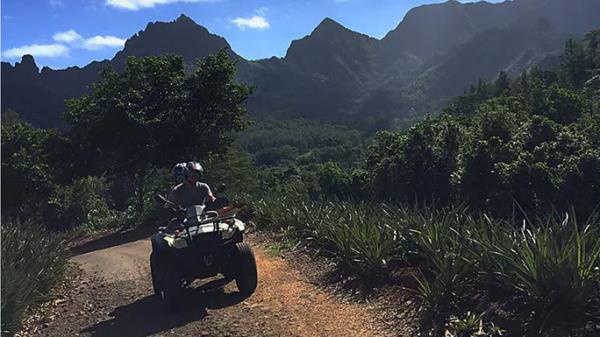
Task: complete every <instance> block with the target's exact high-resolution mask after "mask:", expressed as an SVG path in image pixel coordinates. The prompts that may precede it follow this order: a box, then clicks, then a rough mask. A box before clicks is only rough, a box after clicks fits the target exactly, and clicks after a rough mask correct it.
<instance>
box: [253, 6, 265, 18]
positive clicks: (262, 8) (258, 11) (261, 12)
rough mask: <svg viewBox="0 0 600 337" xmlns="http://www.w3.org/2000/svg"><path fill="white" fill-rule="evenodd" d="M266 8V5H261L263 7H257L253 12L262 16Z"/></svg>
mask: <svg viewBox="0 0 600 337" xmlns="http://www.w3.org/2000/svg"><path fill="white" fill-rule="evenodd" d="M268 10H269V9H268V8H267V7H264V6H263V7H261V8H259V9H256V10H254V13H256V14H258V15H260V16H264V15H265V14H267V11H268Z"/></svg>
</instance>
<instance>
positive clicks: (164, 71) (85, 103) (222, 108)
mask: <svg viewBox="0 0 600 337" xmlns="http://www.w3.org/2000/svg"><path fill="white" fill-rule="evenodd" d="M234 74H235V66H234V63H233V62H232V61H230V60H229V58H228V56H227V54H226V53H225V51H221V52H220V53H219V54H217V55H214V56H208V57H207V58H206V59H204V60H200V61H198V64H197V68H196V70H195V71H194V73H193V74H192V75H191V76H190V77H189V78H187V77H186V76H185V73H184V68H183V61H182V58H181V57H180V56H156V57H155V56H150V57H144V58H129V59H128V61H127V64H126V66H125V70H124V71H123V72H122V73H117V72H115V71H114V70H111V69H107V70H105V71H104V73H103V75H102V80H101V81H100V82H98V83H97V84H96V85H95V86H94V90H93V93H92V94H91V95H89V96H84V97H82V98H78V99H73V100H70V101H69V102H68V106H69V111H68V113H67V114H66V115H65V117H66V120H67V122H69V123H70V125H71V126H72V129H71V137H73V138H74V139H76V140H78V141H80V142H81V143H82V144H84V147H85V148H86V149H88V150H89V151H92V152H93V153H95V154H96V161H95V162H94V163H93V164H94V165H97V166H100V167H102V168H104V169H105V170H107V171H108V172H110V173H111V174H114V175H117V176H119V175H124V176H126V177H128V179H129V180H130V182H131V183H132V186H133V187H134V191H135V193H136V206H137V209H138V211H139V212H143V206H144V202H143V198H144V185H145V179H146V177H147V174H148V172H149V170H150V168H151V166H159V167H160V166H170V165H172V164H173V163H175V162H178V161H181V160H183V159H185V160H187V159H188V158H205V157H207V156H208V154H209V153H211V152H219V151H222V150H223V149H224V148H225V146H226V145H227V144H229V139H228V138H227V137H226V136H225V135H226V132H230V131H236V130H240V129H242V128H243V127H244V126H245V122H244V120H243V116H244V114H245V112H246V109H245V107H244V102H245V100H246V99H247V97H248V95H249V94H250V89H249V88H248V87H247V86H245V85H242V84H238V83H236V82H235V80H234ZM109 134H110V137H107V135H109Z"/></svg>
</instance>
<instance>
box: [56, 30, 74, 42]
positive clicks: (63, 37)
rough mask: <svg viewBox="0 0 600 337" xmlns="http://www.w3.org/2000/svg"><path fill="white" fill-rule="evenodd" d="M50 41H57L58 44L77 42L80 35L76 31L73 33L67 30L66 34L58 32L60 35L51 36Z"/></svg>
mask: <svg viewBox="0 0 600 337" xmlns="http://www.w3.org/2000/svg"><path fill="white" fill-rule="evenodd" d="M52 39H53V40H54V41H58V42H67V43H69V42H74V41H78V40H81V35H79V34H77V32H76V31H74V30H73V29H71V30H67V31H66V32H60V33H56V34H54V35H53V36H52Z"/></svg>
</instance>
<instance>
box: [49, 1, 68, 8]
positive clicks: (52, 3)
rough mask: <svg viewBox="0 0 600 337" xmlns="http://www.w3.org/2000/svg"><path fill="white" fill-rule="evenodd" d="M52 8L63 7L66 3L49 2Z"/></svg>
mask: <svg viewBox="0 0 600 337" xmlns="http://www.w3.org/2000/svg"><path fill="white" fill-rule="evenodd" d="M48 2H49V3H50V6H52V7H63V6H64V5H65V3H64V2H63V1H62V0H50V1H48Z"/></svg>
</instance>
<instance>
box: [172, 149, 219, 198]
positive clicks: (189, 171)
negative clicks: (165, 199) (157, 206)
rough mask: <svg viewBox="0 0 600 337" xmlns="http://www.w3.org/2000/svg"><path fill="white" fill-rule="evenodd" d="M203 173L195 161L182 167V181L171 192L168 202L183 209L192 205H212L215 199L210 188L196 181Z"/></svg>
mask: <svg viewBox="0 0 600 337" xmlns="http://www.w3.org/2000/svg"><path fill="white" fill-rule="evenodd" d="M176 168H177V166H176ZM174 171H175V169H174ZM203 171H204V170H203V169H202V166H201V165H200V163H198V162H195V161H191V162H189V163H187V164H186V165H185V166H184V167H183V177H184V180H183V182H182V183H181V184H179V185H177V186H175V187H174V188H173V189H172V190H171V193H169V200H170V201H171V202H173V203H175V204H176V205H179V206H182V207H184V208H187V207H189V206H192V205H207V204H212V203H213V202H214V201H215V199H216V198H215V197H214V195H213V194H212V191H211V190H210V187H209V186H208V185H207V184H205V183H202V182H200V181H198V180H199V179H200V177H201V176H202V173H203Z"/></svg>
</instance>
